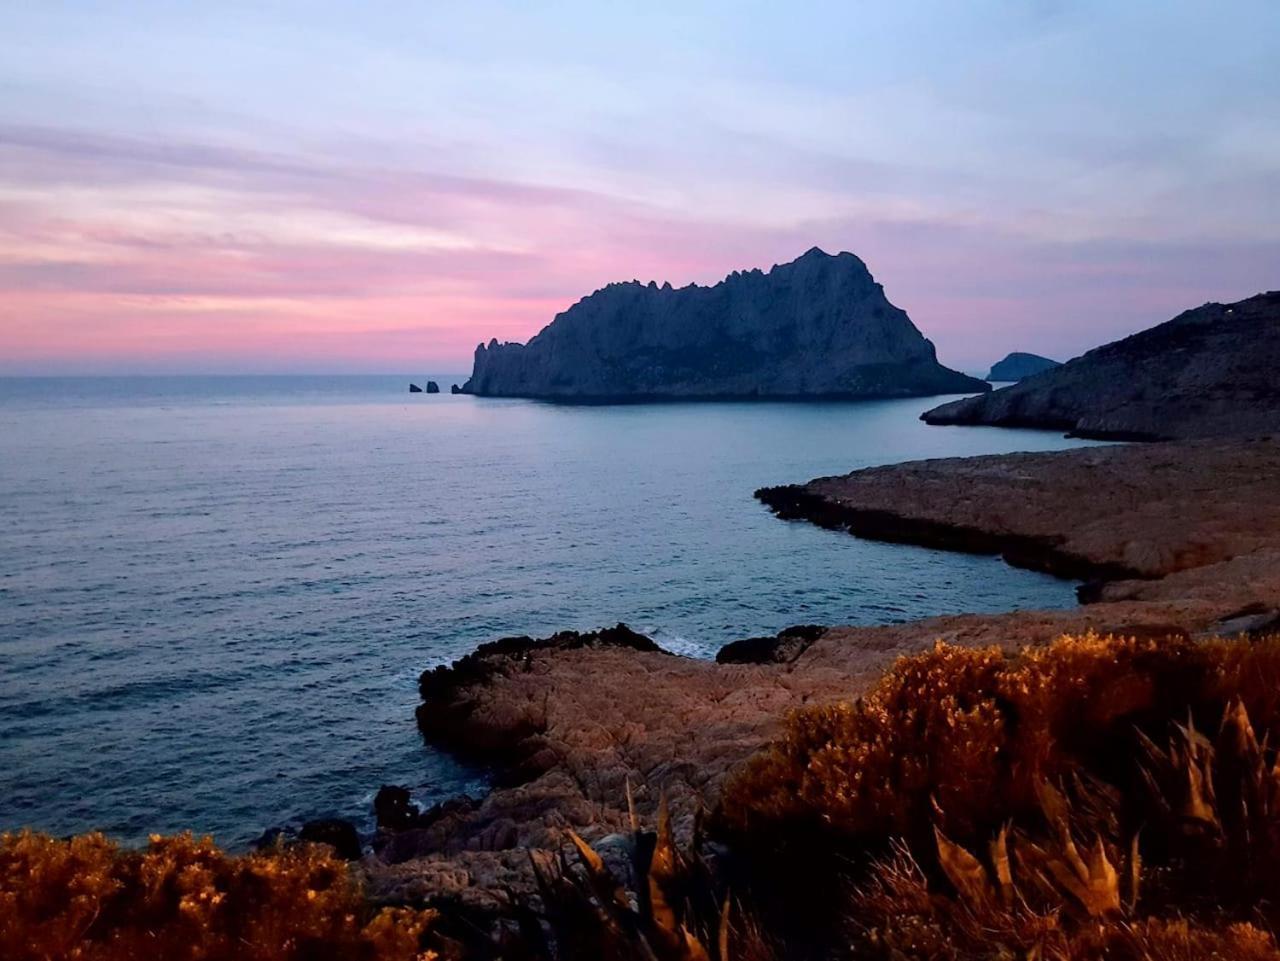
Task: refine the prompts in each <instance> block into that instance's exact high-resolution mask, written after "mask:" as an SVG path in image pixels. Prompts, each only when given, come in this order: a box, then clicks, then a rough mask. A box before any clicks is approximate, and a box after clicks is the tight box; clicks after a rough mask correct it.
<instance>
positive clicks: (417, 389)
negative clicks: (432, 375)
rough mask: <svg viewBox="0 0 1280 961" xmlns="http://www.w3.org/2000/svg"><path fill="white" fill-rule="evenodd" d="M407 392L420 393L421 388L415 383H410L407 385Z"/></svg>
mask: <svg viewBox="0 0 1280 961" xmlns="http://www.w3.org/2000/svg"><path fill="white" fill-rule="evenodd" d="M409 393H411V394H421V393H422V388H421V387H419V386H418V385H417V384H410V385H409Z"/></svg>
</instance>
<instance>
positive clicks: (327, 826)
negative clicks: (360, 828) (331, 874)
mask: <svg viewBox="0 0 1280 961" xmlns="http://www.w3.org/2000/svg"><path fill="white" fill-rule="evenodd" d="M298 839H299V840H301V841H310V842H312V843H314V844H327V845H329V846H330V847H332V848H333V850H334V853H335V854H337V855H338V857H340V858H343V859H344V860H347V861H358V860H360V855H361V853H362V852H361V849H360V835H359V834H358V833H357V831H356V826H355V825H354V824H352V823H351V822H350V821H344V820H342V819H341V818H322V819H320V820H316V821H308V822H306V823H305V824H304V825H302V830H300V831H299V832H298Z"/></svg>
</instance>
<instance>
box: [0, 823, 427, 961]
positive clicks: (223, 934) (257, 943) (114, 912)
mask: <svg viewBox="0 0 1280 961" xmlns="http://www.w3.org/2000/svg"><path fill="white" fill-rule="evenodd" d="M434 919H435V915H434V913H433V912H430V911H413V910H409V909H404V908H394V909H383V910H381V911H376V912H375V911H374V910H372V909H371V908H370V907H369V906H367V905H366V903H365V902H364V900H363V898H362V897H361V894H360V891H359V890H358V888H357V887H356V885H355V884H354V883H353V882H352V880H351V878H350V876H349V874H348V870H347V866H346V864H345V863H344V862H342V861H339V860H337V859H335V858H334V857H333V856H332V855H331V854H330V853H329V852H328V850H327V849H325V848H321V847H318V846H315V847H313V846H299V847H290V848H287V849H282V850H280V851H275V852H269V853H255V854H247V855H243V856H237V857H233V856H229V855H226V854H224V853H223V852H222V851H220V850H219V849H218V848H217V847H215V846H214V844H213V843H212V842H211V841H210V840H208V839H207V838H206V839H203V840H197V839H195V838H192V837H191V836H190V835H184V836H178V837H159V836H156V837H153V838H152V839H151V843H150V845H149V846H148V847H147V848H146V849H145V850H142V851H130V850H124V849H121V848H119V847H118V846H116V845H115V844H113V843H112V842H110V841H108V840H107V839H106V838H104V837H103V836H102V835H100V834H85V835H79V836H77V837H73V838H70V839H68V840H57V839H54V838H51V837H48V836H45V835H41V834H35V833H31V832H22V833H19V834H5V835H3V837H0V957H2V958H4V959H5V961H60V959H76V961H126V959H128V961H135V959H136V961H143V959H165V961H170V959H184V961H222V959H228V961H230V959H236V961H268V959H271V961H288V959H299V961H301V959H308V961H312V959H314V961H328V959H333V961H339V959H342V961H348V959H354V961H392V959H395V961H409V959H418V961H428V959H434V958H435V957H436V954H435V953H434V952H433V951H430V950H427V949H425V948H424V946H423V939H424V936H425V935H426V934H427V932H428V930H429V928H430V926H431V924H432V922H433V920H434Z"/></svg>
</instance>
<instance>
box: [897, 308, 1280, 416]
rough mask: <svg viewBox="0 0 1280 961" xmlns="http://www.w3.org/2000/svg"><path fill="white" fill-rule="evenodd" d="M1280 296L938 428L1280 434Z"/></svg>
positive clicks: (958, 409)
mask: <svg viewBox="0 0 1280 961" xmlns="http://www.w3.org/2000/svg"><path fill="white" fill-rule="evenodd" d="M1277 371H1280V291H1273V292H1271V293H1267V294H1258V295H1257V296H1255V297H1250V298H1249V299H1248V300H1242V301H1239V302H1238V303H1234V304H1205V305H1204V306H1203V307H1197V308H1196V309H1195V310H1188V311H1186V312H1185V313H1182V314H1179V315H1178V316H1177V317H1175V318H1174V319H1173V320H1170V321H1168V322H1166V323H1163V324H1160V325H1159V326H1157V327H1152V328H1151V329H1150V330H1144V331H1142V332H1141V333H1138V334H1134V335H1133V336H1132V337H1126V338H1125V339H1124V340H1120V341H1116V342H1115V343H1113V344H1107V345H1106V346H1104V347H1098V348H1096V349H1094V350H1091V351H1089V352H1088V353H1087V354H1084V355H1083V356H1081V357H1077V358H1076V359H1075V360H1070V361H1068V362H1067V363H1065V364H1063V365H1062V366H1061V367H1057V368H1055V369H1053V370H1051V371H1047V372H1045V373H1043V374H1039V375H1037V376H1035V377H1033V378H1030V379H1028V380H1025V381H1023V382H1021V383H1018V384H1014V385H1013V386H1011V387H1004V388H1001V389H1000V390H997V391H995V392H994V393H991V394H987V395H985V396H983V397H969V398H966V399H964V400H957V401H952V402H951V403H949V404H943V405H942V406H941V407H936V408H934V409H933V410H931V411H928V412H926V413H925V414H923V415H922V419H923V420H925V421H927V422H928V423H930V424H993V425H997V426H1003V427H1045V428H1052V429H1054V430H1064V431H1069V432H1071V433H1073V434H1077V435H1079V436H1082V437H1103V438H1113V439H1117V440H1161V439H1175V438H1194V437H1205V438H1208V437H1224V436H1231V435H1234V436H1264V435H1267V434H1271V433H1275V432H1277V431H1280V376H1278V375H1277Z"/></svg>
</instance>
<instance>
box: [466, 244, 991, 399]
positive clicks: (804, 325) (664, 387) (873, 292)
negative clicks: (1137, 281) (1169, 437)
mask: <svg viewBox="0 0 1280 961" xmlns="http://www.w3.org/2000/svg"><path fill="white" fill-rule="evenodd" d="M989 389H990V387H989V386H988V385H987V383H986V382H985V381H980V380H977V379H976V378H973V377H969V376H967V375H965V374H960V373H957V372H956V371H954V370H950V369H948V368H946V367H943V366H942V365H941V364H939V363H938V360H937V355H936V352H935V351H934V347H933V344H932V343H931V342H930V341H928V340H926V339H925V338H924V337H923V336H922V335H921V333H920V331H919V330H917V329H916V327H915V325H914V324H912V322H911V319H910V318H909V317H908V316H907V315H906V313H905V312H904V311H902V310H900V309H898V308H897V307H895V306H893V304H891V303H889V301H888V300H887V299H886V298H885V295H884V288H882V287H881V286H880V285H879V284H878V283H876V282H875V279H874V278H873V277H872V276H871V274H870V272H869V271H868V270H867V267H866V265H865V264H864V263H863V262H862V261H861V260H859V259H858V258H857V257H855V256H854V255H853V254H849V253H841V254H838V255H836V256H831V255H829V254H826V253H824V252H822V251H821V250H818V249H817V248H816V247H815V248H813V249H812V250H810V251H809V252H808V253H806V254H805V255H804V256H803V257H801V258H799V259H798V260H796V261H793V262H792V263H789V264H783V265H782V266H776V267H774V268H773V269H772V270H770V271H769V272H768V273H767V274H766V273H764V272H763V271H761V270H758V269H757V270H749V271H745V272H738V271H735V272H734V273H732V274H730V275H729V276H728V277H727V278H725V279H724V280H722V281H721V282H720V283H718V284H716V285H715V286H713V287H699V286H697V285H695V284H690V285H689V286H687V287H681V288H679V289H674V288H672V287H671V286H670V285H669V284H665V285H663V286H661V287H659V286H658V285H657V284H656V283H651V284H648V285H645V284H641V283H639V282H638V281H632V282H631V283H621V284H610V285H609V286H607V287H605V288H604V289H603V290H598V291H596V292H595V293H594V294H591V295H590V296H589V297H585V298H583V299H582V300H580V301H579V302H578V303H576V304H575V305H573V306H572V307H570V308H569V309H568V310H566V311H565V312H563V313H561V314H558V315H557V316H556V318H555V319H554V320H553V321H552V322H551V323H550V324H549V325H548V326H547V327H545V328H544V329H543V330H542V332H541V333H539V334H538V335H537V336H536V337H534V338H533V339H532V340H530V341H529V342H528V343H527V344H525V345H520V344H499V343H498V342H497V341H496V340H492V341H490V342H489V344H488V346H485V345H484V344H481V345H480V346H479V347H477V348H476V355H475V367H474V369H473V371H472V374H471V379H470V380H468V381H467V383H466V384H465V385H464V386H463V388H462V390H463V391H464V392H465V393H470V394H480V395H487V396H496V397H542V398H555V399H562V400H583V401H591V400H643V399H656V398H666V397H683V398H755V397H774V398H812V397H909V396H920V395H927V394H945V393H970V392H977V391H986V390H989Z"/></svg>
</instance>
